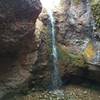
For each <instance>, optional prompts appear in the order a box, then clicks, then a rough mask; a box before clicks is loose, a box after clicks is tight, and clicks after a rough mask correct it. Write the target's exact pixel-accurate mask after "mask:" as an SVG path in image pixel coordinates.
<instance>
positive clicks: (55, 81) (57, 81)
mask: <svg viewBox="0 0 100 100" xmlns="http://www.w3.org/2000/svg"><path fill="white" fill-rule="evenodd" d="M48 15H49V19H50V24H51V31H50V32H51V41H52V61H53V66H52V69H51V70H52V71H51V79H52V87H53V89H58V88H59V87H60V86H61V84H62V81H61V77H60V72H59V64H58V53H57V47H56V30H55V19H54V16H53V12H52V11H51V10H49V11H48Z"/></svg>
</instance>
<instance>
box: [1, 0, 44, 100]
mask: <svg viewBox="0 0 100 100" xmlns="http://www.w3.org/2000/svg"><path fill="white" fill-rule="evenodd" d="M41 8H42V7H41V3H40V1H39V0H10V1H9V0H0V100H1V99H2V98H3V100H5V97H4V96H5V95H6V97H7V94H9V93H10V95H12V92H13V93H15V92H18V91H19V90H21V89H22V88H24V87H27V85H28V84H27V83H28V82H29V80H30V77H31V73H30V71H31V68H32V64H34V63H35V61H36V60H37V51H36V50H37V46H36V38H35V34H34V31H35V22H36V19H37V17H38V15H39V14H40V12H41ZM24 89H25V88H24Z"/></svg>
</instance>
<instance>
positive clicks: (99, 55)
mask: <svg viewBox="0 0 100 100" xmlns="http://www.w3.org/2000/svg"><path fill="white" fill-rule="evenodd" d="M81 6H82V9H83V14H86V16H85V17H87V18H88V21H87V26H86V27H87V34H88V38H89V39H90V41H91V42H92V44H93V47H94V50H95V56H94V57H93V59H92V62H91V63H93V64H99V63H100V45H98V44H99V43H98V42H97V41H96V39H95V38H94V29H96V26H95V21H94V18H93V14H92V11H91V4H90V0H81Z"/></svg>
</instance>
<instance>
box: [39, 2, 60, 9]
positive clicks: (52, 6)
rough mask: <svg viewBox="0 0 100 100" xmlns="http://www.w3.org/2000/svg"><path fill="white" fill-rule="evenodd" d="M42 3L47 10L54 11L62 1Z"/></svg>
mask: <svg viewBox="0 0 100 100" xmlns="http://www.w3.org/2000/svg"><path fill="white" fill-rule="evenodd" d="M40 1H41V3H42V5H43V7H44V8H45V9H47V10H53V9H54V8H55V7H56V6H58V5H59V3H60V0H40Z"/></svg>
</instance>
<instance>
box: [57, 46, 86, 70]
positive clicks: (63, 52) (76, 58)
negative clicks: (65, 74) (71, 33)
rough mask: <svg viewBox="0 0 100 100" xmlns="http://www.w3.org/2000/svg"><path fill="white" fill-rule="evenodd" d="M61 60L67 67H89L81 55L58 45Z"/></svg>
mask: <svg viewBox="0 0 100 100" xmlns="http://www.w3.org/2000/svg"><path fill="white" fill-rule="evenodd" d="M58 54H59V60H60V61H61V62H64V63H65V64H66V65H67V64H71V65H72V66H73V67H76V66H77V67H80V68H85V67H87V65H86V62H85V59H84V57H83V55H82V54H81V53H79V54H78V53H74V52H71V51H70V50H68V49H64V47H63V46H62V45H58Z"/></svg>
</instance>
